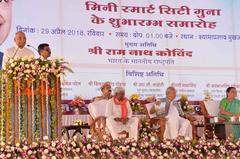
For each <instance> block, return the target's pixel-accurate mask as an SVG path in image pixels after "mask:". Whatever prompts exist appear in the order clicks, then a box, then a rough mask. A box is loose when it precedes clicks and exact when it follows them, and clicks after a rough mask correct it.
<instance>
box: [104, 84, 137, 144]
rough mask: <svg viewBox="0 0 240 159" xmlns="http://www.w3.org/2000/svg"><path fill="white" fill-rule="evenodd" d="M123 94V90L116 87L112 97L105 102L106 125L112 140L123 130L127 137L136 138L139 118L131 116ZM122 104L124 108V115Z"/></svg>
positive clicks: (129, 107)
mask: <svg viewBox="0 0 240 159" xmlns="http://www.w3.org/2000/svg"><path fill="white" fill-rule="evenodd" d="M124 96H125V90H124V89H123V88H122V87H117V88H116V89H115V95H114V97H113V98H111V99H110V100H109V101H108V103H107V110H106V117H107V120H106V126H107V128H108V130H109V131H110V134H111V136H112V138H113V139H114V140H115V139H117V138H119V137H120V136H121V134H122V133H123V132H127V133H128V136H129V138H132V139H135V140H137V137H138V123H139V119H138V118H136V117H132V109H131V106H130V103H129V101H128V100H127V99H126V98H125V97H124ZM123 106H124V107H125V108H126V110H125V111H126V112H125V117H124V113H123V111H124V109H123Z"/></svg>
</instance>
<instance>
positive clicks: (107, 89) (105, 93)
mask: <svg viewBox="0 0 240 159" xmlns="http://www.w3.org/2000/svg"><path fill="white" fill-rule="evenodd" d="M101 91H102V95H101V96H98V97H94V98H93V99H92V101H91V102H96V101H100V100H109V99H111V98H112V88H111V84H110V82H105V83H104V84H103V85H102V86H101Z"/></svg>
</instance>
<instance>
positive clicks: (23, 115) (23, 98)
mask: <svg viewBox="0 0 240 159" xmlns="http://www.w3.org/2000/svg"><path fill="white" fill-rule="evenodd" d="M25 88H26V81H25V80H21V90H22V91H21V92H23V90H25ZM25 110H26V94H25V93H23V94H22V96H21V132H22V134H21V138H22V139H25V138H26V126H25V122H26V111H25Z"/></svg>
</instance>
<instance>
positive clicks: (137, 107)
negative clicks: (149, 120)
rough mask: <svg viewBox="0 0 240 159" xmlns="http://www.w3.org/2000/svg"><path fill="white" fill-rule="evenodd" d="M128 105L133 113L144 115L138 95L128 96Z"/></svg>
mask: <svg viewBox="0 0 240 159" xmlns="http://www.w3.org/2000/svg"><path fill="white" fill-rule="evenodd" d="M130 105H131V108H132V111H133V112H138V113H144V111H145V109H144V107H143V106H142V105H141V101H140V95H139V94H132V95H131V96H130Z"/></svg>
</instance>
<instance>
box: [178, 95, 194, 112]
mask: <svg viewBox="0 0 240 159" xmlns="http://www.w3.org/2000/svg"><path fill="white" fill-rule="evenodd" d="M179 102H180V106H181V108H182V110H183V111H184V112H188V113H191V112H193V111H194V106H193V105H189V103H188V97H187V95H185V94H182V95H181V97H180V99H179Z"/></svg>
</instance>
